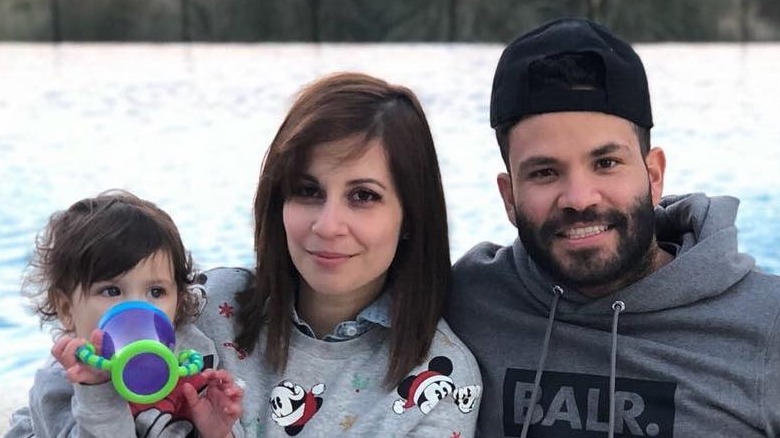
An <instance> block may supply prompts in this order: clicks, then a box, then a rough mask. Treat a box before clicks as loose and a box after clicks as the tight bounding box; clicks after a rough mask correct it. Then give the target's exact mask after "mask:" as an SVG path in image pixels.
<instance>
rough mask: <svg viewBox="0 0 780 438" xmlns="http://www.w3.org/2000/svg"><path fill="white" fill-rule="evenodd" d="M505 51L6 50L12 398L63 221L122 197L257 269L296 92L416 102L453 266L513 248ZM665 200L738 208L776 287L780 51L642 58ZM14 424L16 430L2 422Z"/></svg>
mask: <svg viewBox="0 0 780 438" xmlns="http://www.w3.org/2000/svg"><path fill="white" fill-rule="evenodd" d="M500 50H501V48H500V47H499V46H497V45H381V46H380V45H369V46H357V45H289V44H287V45H284V44H276V45H273V44H266V45H235V46H223V45H189V46H188V45H113V46H112V45H68V44H63V45H58V46H54V45H24V44H22V45H19V44H5V45H3V44H0V77H1V78H2V80H1V81H0V178H1V179H0V205H1V206H2V207H1V208H0V339H2V340H3V346H4V351H5V354H4V355H2V356H0V379H1V380H2V381H5V382H8V381H29V379H30V378H31V376H32V374H33V372H34V370H35V368H36V367H37V366H38V365H39V364H40V362H41V360H42V359H43V358H44V357H45V356H46V354H47V352H48V349H49V347H50V337H49V334H48V332H47V331H46V330H45V329H44V330H41V329H40V328H39V325H38V322H37V319H36V318H35V317H34V316H32V315H31V314H30V313H29V312H28V311H27V310H26V308H25V300H24V299H22V298H21V296H20V294H19V290H20V279H21V275H22V273H23V271H24V268H25V265H26V263H27V259H28V257H29V255H30V251H31V248H32V244H33V241H34V237H35V234H36V232H38V231H39V230H40V228H41V227H42V226H43V225H44V223H45V221H46V219H47V217H48V216H49V215H50V214H51V213H52V212H54V211H55V210H58V209H62V208H66V207H67V206H68V205H70V204H71V203H72V202H73V201H75V200H77V199H80V198H82V197H85V196H91V195H95V194H97V193H98V192H100V191H102V190H104V189H108V188H113V187H121V188H126V189H129V190H132V191H134V192H136V193H137V194H138V195H140V196H143V197H147V198H149V199H151V200H153V201H155V202H157V203H158V204H159V205H160V206H161V207H163V208H164V209H166V210H168V211H169V212H170V214H171V215H172V216H173V218H174V219H175V220H176V222H177V223H178V225H179V226H180V228H181V230H182V235H183V238H184V240H185V244H186V245H187V246H188V247H189V249H190V250H191V251H192V253H193V256H194V258H195V260H196V262H197V265H198V266H199V267H200V268H208V267H213V266H217V265H249V264H251V262H252V232H251V215H250V212H251V204H252V197H253V194H254V192H253V191H254V187H255V184H256V178H257V175H258V171H259V168H260V162H261V159H262V156H263V153H264V151H265V148H266V146H267V145H268V144H269V142H270V141H271V138H272V136H273V134H274V132H275V130H276V128H277V126H278V124H279V123H280V121H281V119H282V117H283V114H284V112H285V111H286V109H287V107H288V105H289V104H290V102H291V98H292V96H293V93H294V92H295V91H296V90H297V89H298V88H299V87H300V86H301V85H302V84H304V83H306V82H308V81H310V80H312V79H314V78H315V77H317V76H318V75H320V74H323V73H327V72H331V71H335V70H347V69H351V70H360V71H364V72H368V73H372V74H376V75H378V76H381V77H383V78H385V79H387V80H390V81H393V82H398V83H402V84H405V85H407V86H409V87H410V88H412V89H413V90H415V91H416V92H417V93H418V95H419V97H420V98H421V101H422V102H423V105H424V107H425V109H426V111H427V113H428V116H429V119H430V123H431V126H432V129H433V131H434V138H435V140H436V143H437V147H438V149H439V154H440V155H439V156H440V160H441V165H442V172H443V178H444V183H445V186H446V195H447V199H448V208H449V221H450V227H451V228H450V229H451V241H452V255H453V257H454V258H457V257H458V256H460V255H461V254H463V252H465V251H466V250H467V249H468V248H469V247H471V246H472V245H474V244H475V243H477V242H479V241H482V240H492V241H495V242H501V243H508V242H510V241H511V239H512V238H513V236H514V231H513V229H512V228H511V227H510V226H509V224H508V222H507V221H506V218H505V216H504V212H503V209H502V207H501V202H500V198H499V197H498V193H497V190H496V189H495V174H496V173H497V172H499V171H501V170H502V166H503V165H502V163H501V160H500V158H499V156H498V151H497V148H496V146H495V142H494V139H493V135H492V132H491V130H490V128H489V124H488V102H489V92H490V83H491V81H492V74H493V68H494V66H495V63H496V61H497V59H498V56H499V54H500ZM638 51H639V52H640V55H642V56H643V58H644V59H645V62H646V64H647V70H648V76H649V78H650V82H651V93H652V99H653V106H654V115H655V122H656V128H654V130H653V133H654V134H653V135H654V137H653V140H654V144H655V145H657V146H661V147H663V148H664V149H665V150H666V153H667V158H668V166H667V175H666V185H665V192H666V193H682V192H690V191H705V192H707V193H709V194H731V195H735V196H738V197H740V198H741V199H742V207H741V210H740V214H739V217H738V225H739V230H740V239H741V241H740V245H741V250H743V251H745V252H749V253H751V254H753V255H754V256H755V257H756V259H757V261H758V263H759V265H760V266H761V267H762V268H763V269H766V270H768V271H771V272H775V273H780V251H778V247H780V176H779V175H780V172H778V167H779V166H780V148H778V147H777V145H778V144H780V129H778V120H780V103H779V102H780V87H778V86H777V81H776V72H777V71H780V46H778V45H769V44H767V45H677V44H667V45H644V46H639V47H638ZM0 421H3V419H0Z"/></svg>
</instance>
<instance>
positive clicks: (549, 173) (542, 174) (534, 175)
mask: <svg viewBox="0 0 780 438" xmlns="http://www.w3.org/2000/svg"><path fill="white" fill-rule="evenodd" d="M555 175H557V173H556V172H555V170H553V169H549V168H548V169H538V170H534V171H533V172H529V173H528V179H544V178H551V177H554V176H555Z"/></svg>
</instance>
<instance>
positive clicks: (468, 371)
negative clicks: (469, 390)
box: [428, 318, 481, 383]
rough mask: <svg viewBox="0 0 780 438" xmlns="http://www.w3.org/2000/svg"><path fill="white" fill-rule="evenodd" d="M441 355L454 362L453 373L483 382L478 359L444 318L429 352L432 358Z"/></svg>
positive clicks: (437, 327) (440, 321)
mask: <svg viewBox="0 0 780 438" xmlns="http://www.w3.org/2000/svg"><path fill="white" fill-rule="evenodd" d="M441 356H443V357H446V358H448V359H449V361H450V362H451V363H452V369H453V373H457V374H460V375H461V376H462V377H463V378H465V379H468V380H477V381H479V383H481V377H480V372H479V365H478V364H477V360H476V359H475V358H474V355H473V354H472V353H471V350H469V348H468V347H466V344H464V343H463V341H461V340H460V338H458V336H457V335H456V334H455V332H453V331H452V329H451V328H450V326H449V324H447V321H445V320H444V319H443V318H442V319H440V320H439V322H438V324H437V325H436V334H435V335H434V337H433V341H432V342H431V348H430V351H429V353H428V357H429V359H430V360H433V359H436V358H437V357H441ZM440 360H441V359H440ZM474 383H478V382H474Z"/></svg>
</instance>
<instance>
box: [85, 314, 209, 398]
mask: <svg viewBox="0 0 780 438" xmlns="http://www.w3.org/2000/svg"><path fill="white" fill-rule="evenodd" d="M98 328H99V329H100V330H102V331H103V343H102V345H101V349H100V352H101V354H97V350H96V349H95V346H94V345H92V344H90V343H87V344H86V345H83V346H81V347H79V349H78V350H77V351H76V356H77V357H78V359H79V360H81V361H82V362H84V363H85V364H87V365H90V366H92V367H94V368H97V369H99V370H103V371H108V372H109V373H110V375H111V382H112V383H113V385H114V388H116V390H117V392H118V393H119V394H120V395H121V396H122V397H123V398H124V399H125V400H127V401H129V402H133V403H139V404H149V403H155V402H157V401H159V400H162V399H163V398H165V397H166V396H167V395H168V394H170V393H171V391H173V389H174V388H175V387H176V383H177V382H178V380H179V378H180V377H186V376H192V375H194V374H197V373H199V372H200V371H201V369H203V356H201V355H200V354H199V353H197V352H195V351H194V350H185V351H182V352H180V353H179V355H178V357H177V356H176V354H175V353H174V352H173V348H174V345H175V344H176V335H175V334H174V329H173V324H172V323H171V320H170V319H169V318H168V316H167V315H166V314H165V313H163V311H162V310H160V309H158V308H157V307H155V306H153V305H151V304H149V303H147V302H145V301H123V302H121V303H119V304H116V305H114V306H113V307H111V308H110V309H108V311H107V312H106V313H105V314H104V315H103V317H102V318H100V322H99V323H98Z"/></svg>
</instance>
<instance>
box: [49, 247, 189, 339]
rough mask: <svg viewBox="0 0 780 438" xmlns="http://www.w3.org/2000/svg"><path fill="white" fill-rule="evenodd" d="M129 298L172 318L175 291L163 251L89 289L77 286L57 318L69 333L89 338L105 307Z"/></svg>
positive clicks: (174, 313)
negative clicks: (148, 305)
mask: <svg viewBox="0 0 780 438" xmlns="http://www.w3.org/2000/svg"><path fill="white" fill-rule="evenodd" d="M130 300H138V301H147V302H149V303H150V304H153V305H154V306H156V307H158V308H159V309H160V310H162V311H163V312H165V314H166V315H168V318H170V319H171V321H173V319H174V316H175V315H176V305H177V302H178V291H177V289H176V281H174V278H173V265H172V263H171V259H170V256H169V255H168V253H167V252H164V251H158V252H155V253H154V254H152V255H150V256H149V257H147V258H145V259H143V260H141V261H140V262H138V264H137V265H135V266H134V267H133V268H132V269H130V270H129V271H127V272H125V273H123V274H120V275H118V276H116V277H114V278H112V279H110V280H107V281H100V282H96V283H93V284H92V285H91V286H90V287H89V289H86V290H85V289H83V288H82V287H79V288H77V289H76V291H75V292H74V293H73V296H72V299H71V302H70V303H68V304H67V305H66V306H64V307H66V308H64V309H61V310H60V312H59V313H60V315H59V316H60V321H62V324H63V326H64V327H65V329H66V330H67V331H68V332H70V333H71V334H73V335H75V336H77V337H81V338H85V339H89V337H90V334H91V333H92V330H94V329H95V328H97V325H98V322H99V321H100V318H101V317H102V316H103V314H104V313H106V310H108V309H109V308H110V307H111V306H113V305H115V304H118V303H120V302H122V301H130Z"/></svg>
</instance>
